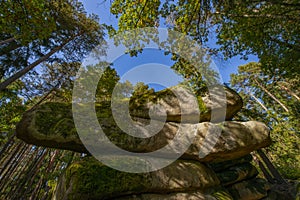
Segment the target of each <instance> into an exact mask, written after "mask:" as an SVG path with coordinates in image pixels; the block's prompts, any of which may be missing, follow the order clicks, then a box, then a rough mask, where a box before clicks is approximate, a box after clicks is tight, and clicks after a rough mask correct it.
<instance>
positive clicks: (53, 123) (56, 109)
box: [17, 103, 270, 162]
mask: <svg viewBox="0 0 300 200" xmlns="http://www.w3.org/2000/svg"><path fill="white" fill-rule="evenodd" d="M107 106H108V105H106V104H105V105H101V106H97V107H96V109H97V110H98V111H99V112H97V116H98V121H99V124H100V125H101V127H102V129H103V131H104V132H105V134H106V135H107V137H108V138H109V139H110V141H112V142H113V143H114V144H116V145H117V146H119V147H120V148H122V149H125V150H128V151H132V152H152V151H155V150H158V149H161V148H162V147H164V146H165V145H167V144H169V143H171V142H172V140H173V138H174V137H175V135H177V134H179V133H181V134H179V135H181V136H180V137H179V139H180V140H179V141H180V142H181V143H180V144H178V145H176V146H174V147H172V148H169V149H166V151H165V154H166V155H167V154H170V153H179V152H180V148H181V147H182V146H181V145H185V144H186V143H187V142H191V145H190V147H189V148H188V150H187V151H186V152H185V154H184V157H185V158H188V159H195V160H200V161H203V162H222V161H226V160H232V159H236V158H239V157H242V156H244V155H247V154H249V153H250V152H252V151H254V150H256V149H259V148H262V147H265V146H268V145H269V144H270V137H269V129H268V128H267V127H266V126H265V125H264V124H262V123H260V122H253V121H250V122H230V121H228V122H225V123H222V124H213V123H210V122H203V123H198V124H188V123H183V124H181V125H180V124H178V123H174V122H168V123H165V124H164V126H163V128H162V129H161V130H160V131H159V133H157V134H155V135H154V136H152V137H149V138H136V137H133V136H131V135H128V134H127V133H124V132H123V131H121V130H120V129H119V128H118V127H117V125H116V124H115V123H114V121H113V119H112V116H111V114H110V113H109V112H108V111H107ZM145 121H146V122H145ZM136 124H138V125H139V127H141V128H138V129H137V130H134V131H140V132H141V133H144V134H145V135H147V134H148V133H147V131H145V130H144V129H143V126H144V125H145V124H147V120H139V121H136ZM89 128H90V130H88V129H89ZM85 131H86V132H88V133H89V132H93V131H94V130H93V127H89V126H88V127H87V130H85ZM216 131H220V133H221V134H220V137H216V133H217V132H216ZM193 134H196V136H195V139H194V140H193V141H189V139H188V138H187V135H190V136H191V135H193ZM17 137H18V138H20V139H22V140H24V141H25V142H27V143H31V144H35V145H40V146H46V147H52V148H58V149H67V150H73V151H77V152H87V150H86V149H85V147H84V146H83V144H82V143H81V141H80V139H79V137H78V135H77V132H76V129H75V126H74V123H73V120H72V113H71V108H70V105H68V104H63V103H47V104H44V105H41V106H39V107H38V108H37V109H36V110H34V111H30V112H27V113H25V114H24V116H23V119H22V120H21V122H20V123H19V124H18V126H17ZM207 138H208V139H207ZM211 138H212V139H215V140H216V144H215V145H214V146H213V145H212V144H211V141H210V139H211ZM91 143H95V141H94V140H93V141H91ZM96 144H97V148H98V149H97V150H98V151H99V153H101V152H103V151H105V152H106V153H108V154H109V152H110V149H109V147H108V145H107V144H106V143H101V145H98V144H99V143H96ZM200 151H204V152H207V155H206V156H205V157H203V158H199V152H200ZM161 156H164V154H163V153H161Z"/></svg>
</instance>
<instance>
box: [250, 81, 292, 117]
mask: <svg viewBox="0 0 300 200" xmlns="http://www.w3.org/2000/svg"><path fill="white" fill-rule="evenodd" d="M254 81H255V83H256V84H257V85H258V86H259V87H260V88H261V89H262V90H263V91H264V92H265V93H267V94H268V95H269V96H270V97H271V98H272V99H273V100H274V101H276V102H277V103H279V105H280V106H281V107H282V108H283V109H284V110H285V111H286V112H289V109H288V108H287V107H286V106H285V105H284V104H283V103H281V101H279V99H277V98H276V97H275V96H274V95H273V94H271V93H270V92H269V91H268V90H267V89H266V88H265V87H264V86H263V85H262V84H261V83H259V82H258V81H257V80H256V79H254Z"/></svg>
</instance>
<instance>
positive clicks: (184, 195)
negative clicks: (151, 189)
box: [114, 191, 233, 200]
mask: <svg viewBox="0 0 300 200" xmlns="http://www.w3.org/2000/svg"><path fill="white" fill-rule="evenodd" d="M114 200H233V198H232V197H231V195H230V194H229V192H227V191H219V192H216V193H214V194H203V193H201V192H197V191H192V192H178V193H171V194H139V195H130V196H125V197H120V198H116V199H114Z"/></svg>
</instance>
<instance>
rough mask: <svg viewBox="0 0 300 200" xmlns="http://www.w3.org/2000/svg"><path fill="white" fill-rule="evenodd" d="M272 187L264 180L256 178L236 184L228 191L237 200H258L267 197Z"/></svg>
mask: <svg viewBox="0 0 300 200" xmlns="http://www.w3.org/2000/svg"><path fill="white" fill-rule="evenodd" d="M269 189H270V186H269V185H268V183H267V182H266V181H265V180H264V179H260V178H255V179H251V180H246V181H242V182H240V183H236V184H234V185H232V186H231V187H228V191H229V192H230V193H231V195H232V196H233V199H237V200H258V199H262V198H263V197H266V196H267V191H268V190H269Z"/></svg>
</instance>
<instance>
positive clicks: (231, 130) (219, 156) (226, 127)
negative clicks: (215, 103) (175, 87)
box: [185, 121, 271, 162]
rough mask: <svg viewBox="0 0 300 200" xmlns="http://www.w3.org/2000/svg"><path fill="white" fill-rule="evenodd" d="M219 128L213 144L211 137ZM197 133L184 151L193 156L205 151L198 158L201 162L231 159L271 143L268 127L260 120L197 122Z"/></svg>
mask: <svg viewBox="0 0 300 200" xmlns="http://www.w3.org/2000/svg"><path fill="white" fill-rule="evenodd" d="M220 129H221V134H220V136H219V137H218V138H217V142H216V143H215V145H214V146H213V145H212V144H213V143H214V142H213V140H215V139H216V138H214V137H212V138H211V139H208V140H207V141H206V142H204V141H205V139H207V138H210V137H209V134H211V135H213V134H214V132H217V131H219V130H220ZM197 131H198V133H197V135H196V137H195V140H194V142H193V143H192V145H191V146H190V148H189V149H188V150H187V151H186V152H185V156H187V157H191V158H193V157H194V158H195V157H197V156H198V155H199V152H200V151H203V152H206V153H207V155H206V156H205V157H203V158H198V159H199V160H200V161H202V162H223V161H227V160H233V159H237V158H240V157H242V156H245V155H247V154H249V153H250V152H252V151H254V150H257V149H260V148H262V147H266V146H268V145H270V144H271V139H270V137H269V129H268V128H267V126H266V125H264V124H263V123H261V122H256V121H249V122H233V121H232V122H230V121H228V122H225V123H222V124H212V123H209V122H203V123H199V124H197Z"/></svg>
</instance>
